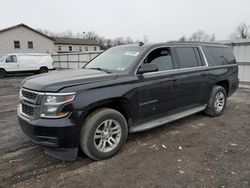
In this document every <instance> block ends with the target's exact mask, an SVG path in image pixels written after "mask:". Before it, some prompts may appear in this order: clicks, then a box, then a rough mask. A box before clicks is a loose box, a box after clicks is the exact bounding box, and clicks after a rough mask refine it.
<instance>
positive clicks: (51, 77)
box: [21, 69, 117, 92]
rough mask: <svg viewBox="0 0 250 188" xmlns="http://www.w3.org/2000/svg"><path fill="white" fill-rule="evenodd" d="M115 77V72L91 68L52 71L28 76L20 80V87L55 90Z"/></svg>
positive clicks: (47, 90)
mask: <svg viewBox="0 0 250 188" xmlns="http://www.w3.org/2000/svg"><path fill="white" fill-rule="evenodd" d="M116 77H117V74H108V73H106V72H102V71H99V70H91V69H81V70H65V71H54V72H51V73H46V74H42V75H36V76H31V77H28V78H26V79H25V80H24V81H23V82H22V84H21V87H24V88H27V89H31V90H36V91H46V92H57V91H59V90H61V89H63V88H66V87H70V86H77V85H84V84H90V83H95V82H102V81H106V80H113V79H115V78H116Z"/></svg>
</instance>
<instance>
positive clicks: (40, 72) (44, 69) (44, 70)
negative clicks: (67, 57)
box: [39, 67, 48, 74]
mask: <svg viewBox="0 0 250 188" xmlns="http://www.w3.org/2000/svg"><path fill="white" fill-rule="evenodd" d="M47 72H48V68H47V67H41V68H40V69H39V74H43V73H47Z"/></svg>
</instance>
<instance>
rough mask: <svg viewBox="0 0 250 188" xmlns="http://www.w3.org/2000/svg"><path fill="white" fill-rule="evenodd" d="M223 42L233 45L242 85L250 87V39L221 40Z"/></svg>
mask: <svg viewBox="0 0 250 188" xmlns="http://www.w3.org/2000/svg"><path fill="white" fill-rule="evenodd" d="M221 43H224V44H227V45H230V46H231V47H232V50H233V53H234V56H235V59H236V62H237V64H238V65H239V79H240V86H241V87H245V88H250V39H240V40H231V41H221Z"/></svg>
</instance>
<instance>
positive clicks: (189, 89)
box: [174, 46, 210, 110]
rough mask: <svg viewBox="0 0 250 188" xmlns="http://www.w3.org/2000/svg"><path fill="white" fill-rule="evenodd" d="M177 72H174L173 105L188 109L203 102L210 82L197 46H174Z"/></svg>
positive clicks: (204, 61)
mask: <svg viewBox="0 0 250 188" xmlns="http://www.w3.org/2000/svg"><path fill="white" fill-rule="evenodd" d="M174 52H175V55H176V57H177V66H178V74H176V77H175V82H174V88H175V99H174V101H175V105H176V106H177V107H178V108H180V109H183V110H184V109H189V108H192V107H197V106H200V105H203V104H205V103H206V102H207V101H206V100H207V96H208V95H209V90H210V88H209V87H210V83H209V80H208V78H207V70H206V67H207V65H206V60H205V57H204V56H203V53H202V51H201V49H200V48H199V47H194V46H180V47H175V50H174Z"/></svg>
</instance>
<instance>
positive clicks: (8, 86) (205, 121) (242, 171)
mask: <svg viewBox="0 0 250 188" xmlns="http://www.w3.org/2000/svg"><path fill="white" fill-rule="evenodd" d="M24 78H25V77H24V76H23V77H8V78H4V79H0V129H1V131H0V143H1V145H0V187H10V186H13V187H243V188H244V187H250V136H249V135H250V90H244V89H239V90H238V91H237V92H236V93H235V94H234V95H233V96H232V97H230V98H229V99H228V103H227V108H226V110H225V112H224V115H222V116H220V117H217V118H211V117H208V116H205V115H203V114H202V113H199V114H195V115H192V116H190V117H187V118H184V119H182V120H179V121H176V122H173V123H170V124H167V125H164V126H161V127H159V128H156V129H153V130H150V131H146V132H142V133H136V134H131V135H129V138H128V141H127V143H126V144H125V146H124V147H123V149H122V151H121V152H120V153H119V154H118V155H116V156H115V157H113V158H112V159H108V160H105V161H99V162H95V161H92V160H91V159H89V158H88V157H86V156H85V155H84V154H83V153H81V152H80V153H79V156H78V158H77V160H76V161H74V162H63V161H59V160H57V159H54V158H52V157H50V156H47V155H45V154H44V152H43V149H42V147H40V146H37V145H35V144H33V143H32V142H30V141H29V139H28V138H27V137H26V136H25V135H24V134H23V133H22V132H21V130H20V128H19V126H18V123H17V116H16V105H17V96H18V95H17V93H18V90H19V84H20V83H21V81H22V79H24Z"/></svg>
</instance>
